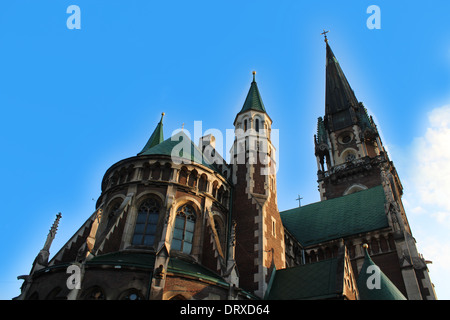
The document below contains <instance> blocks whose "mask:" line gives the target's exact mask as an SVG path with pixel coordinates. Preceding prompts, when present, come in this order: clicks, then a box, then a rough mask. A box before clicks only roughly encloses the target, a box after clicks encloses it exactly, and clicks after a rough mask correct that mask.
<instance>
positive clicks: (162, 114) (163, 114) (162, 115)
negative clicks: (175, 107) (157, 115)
mask: <svg viewBox="0 0 450 320" xmlns="http://www.w3.org/2000/svg"><path fill="white" fill-rule="evenodd" d="M165 115H166V114H165V113H164V112H163V113H161V120H160V121H159V122H162V119H163V118H164V116H165Z"/></svg>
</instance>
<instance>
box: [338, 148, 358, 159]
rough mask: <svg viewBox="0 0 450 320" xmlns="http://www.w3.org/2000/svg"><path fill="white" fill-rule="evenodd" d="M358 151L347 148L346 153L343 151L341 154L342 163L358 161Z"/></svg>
mask: <svg viewBox="0 0 450 320" xmlns="http://www.w3.org/2000/svg"><path fill="white" fill-rule="evenodd" d="M357 155H358V154H357V151H356V150H355V149H353V148H347V149H345V150H344V151H342V154H341V160H342V162H349V161H353V160H355V159H356V157H357Z"/></svg>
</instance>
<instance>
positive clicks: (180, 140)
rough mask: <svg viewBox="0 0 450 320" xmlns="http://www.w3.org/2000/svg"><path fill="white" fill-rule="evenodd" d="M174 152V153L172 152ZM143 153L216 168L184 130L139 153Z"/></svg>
mask: <svg viewBox="0 0 450 320" xmlns="http://www.w3.org/2000/svg"><path fill="white" fill-rule="evenodd" d="M172 153H173V154H172ZM139 155H140V156H142V155H163V156H169V157H172V156H173V157H176V158H179V159H180V160H182V161H186V160H187V161H191V162H195V163H198V164H202V165H204V166H206V167H208V168H210V169H211V170H215V171H217V170H216V168H215V167H214V165H213V164H212V163H210V162H209V161H208V160H207V159H206V158H205V157H203V156H202V152H201V150H200V149H199V148H198V147H197V146H196V145H195V144H194V143H193V142H192V141H191V139H190V138H189V137H188V136H187V135H186V134H185V133H184V132H183V130H181V131H179V132H178V133H176V134H174V135H173V136H172V137H170V138H169V139H166V140H164V141H163V142H161V143H159V144H157V145H155V146H153V147H152V148H150V149H148V150H146V151H144V152H142V153H140V154H139Z"/></svg>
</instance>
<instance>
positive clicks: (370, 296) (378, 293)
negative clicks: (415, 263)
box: [357, 244, 406, 300]
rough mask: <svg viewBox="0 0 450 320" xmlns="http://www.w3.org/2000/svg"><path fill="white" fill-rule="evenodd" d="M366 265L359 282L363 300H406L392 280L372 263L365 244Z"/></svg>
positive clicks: (362, 269) (360, 295) (360, 294)
mask: <svg viewBox="0 0 450 320" xmlns="http://www.w3.org/2000/svg"><path fill="white" fill-rule="evenodd" d="M363 248H364V263H363V265H362V267H361V272H360V273H359V277H358V280H357V285H358V291H359V298H360V299H361V300H406V298H405V296H404V295H403V294H402V293H401V292H400V290H398V288H397V287H396V286H395V285H394V284H393V283H392V281H391V280H389V278H388V277H387V276H386V275H385V274H384V273H383V272H382V271H381V270H380V268H379V267H378V266H377V265H376V264H375V263H374V262H373V261H372V259H371V258H370V256H369V253H368V252H367V248H368V246H367V244H364V246H363Z"/></svg>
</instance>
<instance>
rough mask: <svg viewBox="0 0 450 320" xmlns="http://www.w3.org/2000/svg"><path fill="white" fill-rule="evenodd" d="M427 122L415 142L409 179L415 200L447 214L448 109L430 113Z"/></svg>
mask: <svg viewBox="0 0 450 320" xmlns="http://www.w3.org/2000/svg"><path fill="white" fill-rule="evenodd" d="M428 121H429V126H428V128H427V131H426V133H425V135H424V136H423V137H420V138H416V139H415V141H414V149H413V155H412V162H411V167H410V170H411V171H412V172H411V174H412V175H411V177H410V180H411V183H412V185H413V189H414V193H415V195H416V196H417V197H418V199H416V200H418V201H420V203H422V204H427V205H433V206H436V207H439V208H440V209H441V210H444V211H445V212H447V213H448V214H450V179H449V177H450V106H443V107H441V108H436V109H434V110H433V111H431V112H430V113H429V116H428ZM442 215H443V213H442V212H440V214H439V215H437V214H435V216H436V217H442Z"/></svg>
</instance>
